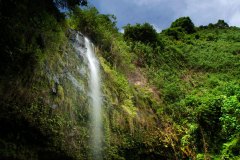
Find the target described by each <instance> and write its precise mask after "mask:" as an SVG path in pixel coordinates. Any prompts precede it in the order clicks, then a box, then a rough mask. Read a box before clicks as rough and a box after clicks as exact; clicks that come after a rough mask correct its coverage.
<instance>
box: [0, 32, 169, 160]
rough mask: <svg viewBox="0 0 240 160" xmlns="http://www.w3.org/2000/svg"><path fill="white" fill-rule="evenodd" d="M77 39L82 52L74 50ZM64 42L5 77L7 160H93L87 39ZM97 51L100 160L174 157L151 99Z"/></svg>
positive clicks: (71, 37)
mask: <svg viewBox="0 0 240 160" xmlns="http://www.w3.org/2000/svg"><path fill="white" fill-rule="evenodd" d="M76 34H78V35H79V42H78V43H77V45H78V47H79V48H80V51H76V48H74V46H73V44H76V38H75V37H76ZM59 35H61V36H56V38H61V39H62V40H61V41H60V44H58V45H57V46H55V47H56V48H55V50H52V48H51V49H49V50H48V49H45V50H43V54H44V56H43V57H42V58H41V60H39V61H37V62H36V64H34V65H33V66H30V67H29V69H28V67H27V69H26V70H25V69H23V70H21V71H19V74H10V75H3V76H1V83H0V86H1V90H0V91H1V92H0V96H1V102H0V106H1V107H0V108H1V113H0V115H1V116H0V118H1V125H0V127H1V134H0V143H1V146H2V147H1V149H0V153H1V154H0V155H1V158H2V159H9V158H10V159H92V155H91V146H90V139H91V137H92V135H91V132H90V127H91V122H90V116H89V115H90V113H89V112H90V110H91V109H90V105H89V92H88V91H89V86H88V80H89V69H88V62H87V61H86V57H85V55H84V54H85V52H86V47H85V42H84V36H83V35H82V34H81V33H78V32H77V31H74V30H68V31H67V32H66V35H63V33H61V31H60V32H59ZM55 45H56V44H55ZM96 51H97V53H98V57H99V60H100V63H101V72H102V78H103V79H102V90H103V106H102V108H103V112H102V117H103V128H102V130H103V132H104V136H103V139H102V141H103V147H102V149H101V150H102V153H103V158H104V159H124V158H127V159H134V158H147V157H149V158H150V159H151V158H164V157H165V158H166V157H171V156H172V154H171V149H167V148H166V147H163V145H162V144H161V143H159V142H158V141H159V140H158V138H159V137H160V134H161V133H160V132H158V131H159V128H158V126H159V124H160V123H161V122H160V119H159V118H158V117H157V115H156V113H155V110H154V108H153V107H154V106H156V105H157V102H156V100H154V97H153V95H152V93H151V92H150V91H148V88H144V87H140V86H138V85H134V83H129V82H128V80H127V78H126V77H125V76H124V75H123V74H121V73H120V72H118V71H116V70H115V69H113V68H112V67H111V66H110V65H109V64H108V63H107V62H106V60H105V59H104V58H103V57H102V56H101V51H100V50H98V49H96ZM29 70H31V71H29ZM9 71H11V70H9ZM156 141H157V142H156ZM168 153H169V154H168Z"/></svg>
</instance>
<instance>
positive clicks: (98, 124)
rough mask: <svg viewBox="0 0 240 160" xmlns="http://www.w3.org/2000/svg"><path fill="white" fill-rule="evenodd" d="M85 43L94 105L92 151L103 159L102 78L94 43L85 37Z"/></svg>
mask: <svg viewBox="0 0 240 160" xmlns="http://www.w3.org/2000/svg"><path fill="white" fill-rule="evenodd" d="M85 45H86V48H87V52H86V56H87V60H88V68H89V72H90V77H89V95H90V104H91V106H92V111H91V120H92V133H91V135H92V140H91V143H92V144H91V145H92V152H93V158H94V159H96V160H100V159H102V154H101V149H102V130H101V128H102V118H101V105H102V99H101V98H102V96H101V87H100V84H101V80H100V74H99V62H98V59H97V58H96V56H95V53H94V49H93V44H92V43H91V42H90V41H89V40H88V39H87V38H86V37H85Z"/></svg>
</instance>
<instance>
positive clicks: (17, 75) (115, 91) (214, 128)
mask: <svg viewBox="0 0 240 160" xmlns="http://www.w3.org/2000/svg"><path fill="white" fill-rule="evenodd" d="M76 4H77V5H85V4H86V1H84V0H83V1H75V0H69V1H61V0H59V1H51V0H36V1H34V2H32V1H31V0H20V1H14V0H9V1H0V7H1V10H0V24H1V25H0V27H1V28H0V29H1V32H0V34H1V35H0V36H1V40H0V50H1V55H0V97H1V100H0V130H1V132H0V159H91V158H89V157H88V156H89V155H88V154H89V153H88V152H89V146H88V140H87V138H88V137H89V135H88V134H89V132H88V129H87V127H88V111H87V103H86V95H81V93H78V92H77V91H75V90H74V88H71V86H70V85H69V84H68V83H66V82H65V81H64V80H61V79H60V78H59V79H60V80H58V78H56V77H57V73H61V74H63V73H62V72H63V71H64V70H66V68H71V69H72V70H73V71H72V72H75V71H74V69H75V68H76V67H75V66H74V63H77V62H75V60H74V59H75V57H71V54H70V52H72V51H71V47H69V46H68V40H67V38H68V34H69V30H68V28H71V29H75V30H78V31H81V32H82V33H83V34H84V35H86V36H88V37H89V38H90V39H91V40H92V42H94V44H95V46H96V48H97V49H96V50H97V54H98V57H99V59H100V62H101V68H102V75H103V87H102V88H103V92H104V97H105V101H104V106H103V107H104V114H103V117H104V133H105V141H104V148H103V150H104V159H198V160H201V159H239V158H240V157H239V155H240V153H239V152H240V135H239V133H240V84H239V78H240V77H239V75H240V73H239V72H240V29H239V28H237V27H229V26H228V24H227V23H226V22H224V21H223V20H219V21H218V22H217V23H216V24H209V25H208V26H200V27H196V26H194V24H193V23H192V21H191V19H190V18H189V17H182V18H179V19H177V20H176V21H175V22H173V23H172V25H171V26H170V28H168V29H166V30H164V31H162V32H161V33H157V32H156V31H155V29H154V28H153V27H152V26H151V25H150V24H148V23H145V24H136V25H127V26H125V27H124V29H125V32H124V34H121V33H119V32H118V29H117V27H116V18H115V17H114V16H113V15H103V14H100V13H99V12H98V11H97V10H96V9H95V8H91V7H84V8H79V7H75V5H76ZM57 7H63V8H64V7H65V8H68V12H67V13H66V15H64V14H63V13H60V12H59V10H58V8H57ZM9 8H11V10H10V9H9ZM66 52H68V54H65V53H66ZM66 57H67V58H66ZM68 61H70V62H71V64H69V62H68ZM52 74H53V75H52ZM49 77H54V78H49ZM84 78H85V77H80V78H79V79H78V82H81V81H83V80H81V79H84ZM56 79H57V80H56ZM59 81H60V82H59ZM82 83H85V82H84V81H83V82H82ZM49 106H50V107H49ZM56 106H59V107H57V108H55V107H56ZM90 157H91V156H90Z"/></svg>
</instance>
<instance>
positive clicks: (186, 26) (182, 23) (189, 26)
mask: <svg viewBox="0 0 240 160" xmlns="http://www.w3.org/2000/svg"><path fill="white" fill-rule="evenodd" d="M176 27H180V28H182V29H183V31H184V32H186V33H188V34H191V33H194V32H195V26H194V24H193V22H192V20H191V19H190V18H189V17H181V18H178V19H177V20H176V21H174V22H173V23H172V24H171V28H176Z"/></svg>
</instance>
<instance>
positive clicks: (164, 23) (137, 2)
mask: <svg viewBox="0 0 240 160" xmlns="http://www.w3.org/2000/svg"><path fill="white" fill-rule="evenodd" d="M90 1H92V2H94V1H95V2H94V3H95V4H97V5H98V8H99V9H100V11H101V12H102V13H110V14H114V15H116V17H117V21H118V26H119V27H120V28H121V27H122V26H124V25H126V24H128V23H131V24H135V23H144V22H148V23H150V24H154V25H155V26H158V27H156V28H161V29H165V28H167V27H169V26H170V25H171V22H173V21H174V20H175V19H177V18H179V17H182V16H189V17H190V18H191V19H192V21H193V22H194V24H195V25H207V24H209V23H216V22H217V20H219V19H223V20H225V21H226V22H227V23H229V24H230V25H235V26H240V22H239V21H240V0H122V1H119V0H90ZM94 3H93V4H94ZM238 17H239V18H238Z"/></svg>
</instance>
